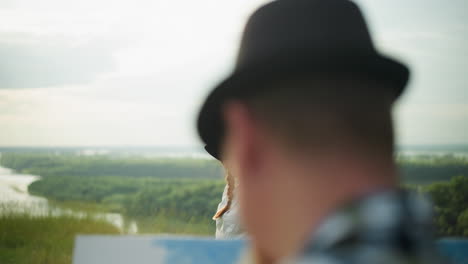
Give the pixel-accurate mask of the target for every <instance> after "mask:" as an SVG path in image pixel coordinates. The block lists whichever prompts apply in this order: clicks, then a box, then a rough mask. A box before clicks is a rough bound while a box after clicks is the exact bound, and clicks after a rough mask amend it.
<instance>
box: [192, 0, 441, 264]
mask: <svg viewBox="0 0 468 264" xmlns="http://www.w3.org/2000/svg"><path fill="white" fill-rule="evenodd" d="M408 75H409V71H408V69H407V68H406V67H405V66H404V65H402V64H401V63H399V62H396V61H394V60H392V59H390V58H387V57H384V56H383V55H381V54H379V53H378V52H377V51H376V49H375V48H374V46H373V44H372V41H371V38H370V36H369V32H368V29H367V27H366V24H365V22H364V19H363V17H362V15H361V12H360V10H359V8H358V7H357V6H356V5H355V4H354V3H352V2H350V1H347V0H278V1H274V2H271V3H269V4H267V5H265V6H263V7H261V8H260V9H259V10H257V11H256V12H255V13H254V14H253V15H252V16H251V17H250V19H249V21H248V23H247V25H246V28H245V31H244V35H243V39H242V43H241V47H240V51H239V56H238V60H237V66H236V69H235V71H234V72H233V74H232V75H231V76H230V77H228V78H227V79H226V80H224V81H223V82H222V83H221V84H219V85H218V86H217V87H216V88H215V89H214V90H213V91H212V92H211V94H210V95H209V96H208V98H207V99H206V101H205V103H204V105H203V106H202V109H201V111H200V114H199V119H198V132H199V134H200V136H201V138H202V140H203V141H204V143H206V144H207V145H209V146H212V147H213V148H215V149H216V151H217V153H220V154H221V159H222V160H223V162H224V165H225V166H226V167H227V168H228V169H229V171H230V172H231V173H232V174H233V175H235V176H236V177H237V179H238V180H239V184H238V186H237V188H238V191H239V192H238V194H239V203H240V212H241V218H242V223H243V226H244V227H245V228H246V230H247V232H248V234H249V235H250V237H251V239H252V246H253V255H254V258H255V261H256V263H373V264H374V263H438V257H437V254H436V251H435V247H434V246H433V238H432V236H431V212H430V207H431V206H430V204H428V203H426V202H425V201H424V200H422V199H421V198H420V197H419V196H417V195H415V194H410V193H406V192H404V191H402V190H399V189H398V186H399V181H398V172H397V168H396V165H395V162H394V160H393V151H394V138H393V126H392V118H391V110H392V105H393V103H394V101H395V100H396V99H397V98H398V97H399V96H400V94H401V93H402V91H403V90H404V87H405V86H406V83H407V81H408Z"/></svg>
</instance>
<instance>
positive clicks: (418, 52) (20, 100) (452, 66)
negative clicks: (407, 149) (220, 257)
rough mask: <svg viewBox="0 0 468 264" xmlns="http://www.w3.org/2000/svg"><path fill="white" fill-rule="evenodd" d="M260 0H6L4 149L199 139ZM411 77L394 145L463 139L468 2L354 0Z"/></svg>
mask: <svg viewBox="0 0 468 264" xmlns="http://www.w3.org/2000/svg"><path fill="white" fill-rule="evenodd" d="M265 2H267V1H264V0H235V1H232V0H198V1H193V0H184V1H181V0H170V1H168V0H131V1H130V0H125V1H123V0H80V1H69V0H41V1H36V0H0V146H28V145H29V146H30V145H34V146H70V145H74V146H76V145H153V146H154V145H195V144H199V141H198V137H197V136H196V133H195V117H196V114H197V111H198V108H199V106H200V104H201V103H202V101H203V99H204V97H205V96H206V94H207V93H208V91H209V90H210V89H211V88H212V87H213V86H214V85H215V84H216V83H217V82H219V81H220V80H221V79H222V78H223V77H225V76H226V75H227V74H228V73H229V72H230V71H231V70H232V68H233V66H234V65H233V63H234V58H235V54H236V51H237V45H238V40H239V37H240V33H241V31H242V27H243V24H244V22H245V20H246V18H247V16H248V15H249V14H250V13H251V12H252V11H253V10H254V9H255V8H256V7H258V6H259V5H260V4H262V3H265ZM357 2H358V3H359V4H360V6H361V7H362V9H363V11H364V12H365V15H366V18H367V20H368V22H369V24H370V28H371V32H372V33H373V37H374V40H375V42H376V45H377V46H378V48H379V49H380V50H381V51H382V52H384V53H386V54H390V55H392V56H394V57H396V58H398V59H401V60H403V61H405V62H407V63H408V64H409V65H410V66H411V68H412V72H413V75H412V79H411V82H410V85H409V87H408V88H409V89H408V90H407V93H406V94H405V96H404V97H403V98H402V99H401V100H400V101H399V103H398V104H397V106H396V110H395V120H396V123H397V135H398V143H399V144H460V143H463V144H468V89H467V88H468V72H467V69H468V16H466V14H465V12H466V10H468V2H467V1H465V0H451V1H445V0H412V1H407V0H392V1H388V0H358V1H357Z"/></svg>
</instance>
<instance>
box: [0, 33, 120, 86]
mask: <svg viewBox="0 0 468 264" xmlns="http://www.w3.org/2000/svg"><path fill="white" fill-rule="evenodd" d="M3 37H4V36H3ZM3 37H2V36H0V39H3V40H10V41H2V42H0V89H11V88H13V89H15V88H39V87H51V86H60V85H71V84H83V83H88V82H91V81H93V80H95V79H96V77H97V76H98V75H99V74H102V73H105V72H109V71H112V69H113V68H114V61H113V57H112V47H106V46H105V45H104V44H105V42H103V43H100V42H98V41H86V42H81V43H80V42H78V41H76V40H74V39H65V38H61V37H50V36H49V37H43V36H36V35H32V34H31V35H27V34H23V35H21V36H20V37H17V38H16V39H15V38H12V37H11V36H8V37H5V38H3ZM12 39H13V40H14V41H11V40H12Z"/></svg>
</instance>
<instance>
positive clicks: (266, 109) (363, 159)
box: [222, 74, 394, 254]
mask: <svg viewBox="0 0 468 264" xmlns="http://www.w3.org/2000/svg"><path fill="white" fill-rule="evenodd" d="M269 86H270V88H269V89H268V92H265V93H262V94H259V95H257V96H254V97H251V98H246V99H238V100H231V101H228V102H227V103H226V104H225V105H224V108H223V119H224V121H225V129H226V133H225V138H224V145H223V148H222V155H223V160H225V164H226V166H228V167H229V169H230V170H231V172H232V173H233V174H234V175H236V177H238V178H239V191H240V193H239V194H240V197H239V198H240V202H241V209H242V210H241V211H242V214H243V220H244V224H245V225H246V228H247V230H248V232H249V233H250V234H252V235H253V237H254V240H256V241H257V242H258V245H260V246H265V250H267V251H268V250H270V251H273V250H274V251H276V252H278V251H279V250H280V249H279V248H280V246H281V245H280V243H279V242H278V241H281V242H283V243H284V244H285V245H284V246H285V247H286V249H287V247H288V246H292V244H294V243H297V242H298V239H301V238H298V237H297V235H296V236H290V235H291V234H292V232H289V230H288V228H285V229H281V227H284V226H288V225H290V223H291V222H290V220H291V218H296V217H297V218H301V217H302V218H303V219H304V220H305V221H309V217H306V214H308V213H310V212H312V211H314V208H313V207H314V206H315V207H317V209H320V208H319V207H320V203H323V205H326V204H327V203H330V204H332V203H338V202H341V201H340V199H345V197H346V195H344V196H341V194H338V196H336V197H333V195H334V192H335V191H336V192H348V190H347V189H348V187H351V185H353V184H359V185H362V186H364V185H366V184H368V183H371V182H372V183H377V182H382V183H388V182H390V181H392V179H386V178H385V177H389V175H388V174H386V172H384V171H380V172H379V169H383V168H387V169H390V168H391V166H392V154H393V128H392V120H391V106H392V102H393V99H394V95H393V94H392V93H391V89H389V87H386V86H387V85H386V84H385V83H381V82H378V81H374V80H371V79H369V78H367V77H365V76H354V77H353V76H351V75H336V74H335V75H317V76H316V77H315V78H314V79H313V80H303V79H292V80H285V81H284V82H281V83H272V84H270V85H269ZM366 163H368V164H366ZM364 167H366V168H364ZM370 167H373V168H375V170H373V172H374V171H377V172H379V174H377V175H372V176H373V177H375V179H372V178H366V177H368V176H369V175H356V174H359V173H361V171H362V170H365V169H368V168H370ZM346 173H348V174H346ZM337 174H338V175H337ZM342 174H344V175H342ZM348 180H349V181H353V184H350V182H349V181H348ZM302 187H306V189H302V190H300V189H301V188H302ZM324 188H328V190H323V189H324ZM349 192H354V190H351V189H350V190H349ZM295 195H297V197H295ZM327 195H328V197H327ZM349 195H351V193H349ZM327 199H332V200H327ZM311 200H315V201H316V202H317V203H318V204H317V205H315V204H310V203H311ZM302 202H303V203H308V204H310V209H311V210H310V211H309V212H303V209H299V207H301V208H304V205H306V204H302V205H301V204H300V203H302ZM296 206H297V208H295V207H296ZM296 209H297V210H296ZM298 212H299V213H298ZM302 213H304V215H303V214H302ZM314 213H319V210H315V211H314ZM290 214H297V215H290ZM306 219H307V220H306ZM304 224H307V223H304ZM273 230H274V231H275V232H273ZM280 237H281V239H279V238H280ZM273 241H274V242H273ZM270 242H272V243H275V245H271V246H269V245H268V244H269V243H270ZM285 247H281V248H283V249H284V248H285ZM274 248H275V249H274ZM286 251H287V250H286ZM270 253H271V254H274V253H273V252H270ZM280 254H281V253H280Z"/></svg>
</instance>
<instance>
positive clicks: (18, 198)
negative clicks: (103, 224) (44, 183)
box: [0, 166, 138, 234]
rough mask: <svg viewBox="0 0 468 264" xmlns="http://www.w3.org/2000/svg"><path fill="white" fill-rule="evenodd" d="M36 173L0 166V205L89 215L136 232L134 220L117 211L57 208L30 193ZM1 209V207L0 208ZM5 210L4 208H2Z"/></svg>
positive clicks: (19, 209)
mask: <svg viewBox="0 0 468 264" xmlns="http://www.w3.org/2000/svg"><path fill="white" fill-rule="evenodd" d="M40 178H41V177H40V176H37V175H28V174H18V173H16V172H15V171H13V170H11V169H8V168H5V167H1V166H0V205H4V206H5V205H6V207H7V208H8V210H9V211H14V212H21V213H23V212H24V213H28V214H30V215H34V216H40V215H55V216H59V215H71V216H75V217H78V218H80V217H85V216H91V217H93V218H96V219H104V220H105V221H107V222H109V223H111V224H112V225H114V226H116V227H118V228H119V229H120V230H121V232H122V233H126V234H136V233H137V232H138V226H137V224H136V222H135V221H130V222H126V221H125V219H124V217H123V216H122V215H121V214H118V213H92V214H90V213H86V212H84V211H78V210H72V209H64V208H58V207H56V206H52V205H50V203H49V202H48V201H47V199H45V198H43V197H38V196H34V195H31V194H30V193H29V192H28V186H29V185H30V184H31V183H33V182H35V181H37V180H39V179H40ZM0 209H2V208H0ZM3 210H5V208H3Z"/></svg>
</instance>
